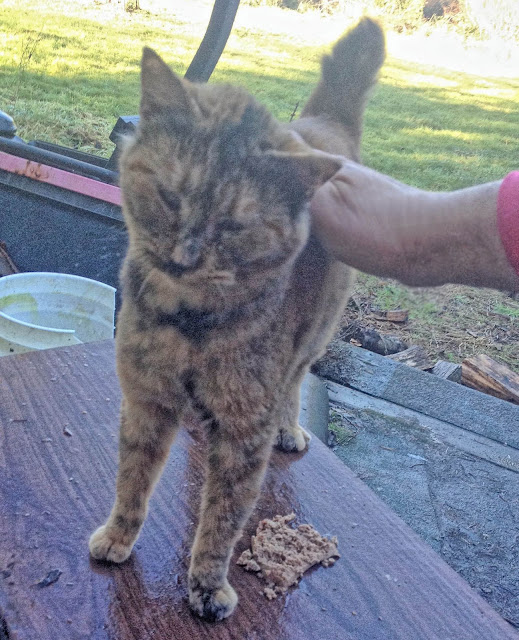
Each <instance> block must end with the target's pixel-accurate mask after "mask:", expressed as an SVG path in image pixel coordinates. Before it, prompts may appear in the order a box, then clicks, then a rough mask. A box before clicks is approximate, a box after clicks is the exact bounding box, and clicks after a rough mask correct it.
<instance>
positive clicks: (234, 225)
mask: <svg viewBox="0 0 519 640" xmlns="http://www.w3.org/2000/svg"><path fill="white" fill-rule="evenodd" d="M216 228H217V230H218V231H219V232H220V233H226V232H227V233H238V232H239V231H243V229H245V225H244V224H242V223H241V222H237V221H236V220H222V221H221V222H219V223H218V224H217V227H216Z"/></svg>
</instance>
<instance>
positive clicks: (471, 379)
mask: <svg viewBox="0 0 519 640" xmlns="http://www.w3.org/2000/svg"><path fill="white" fill-rule="evenodd" d="M461 368H462V371H461V382H462V383H463V384H464V385H466V386H467V387H471V388H472V389H477V390H478V391H482V392H483V393H488V394H490V395H491V396H495V397H496V398H501V399H502V400H509V401H510V402H515V403H516V404H519V375H517V373H515V372H514V371H512V370H511V369H510V367H507V366H506V365H504V364H501V363H500V362H496V361H495V360H493V359H492V358H490V357H489V356H487V355H485V354H483V353H481V354H479V355H477V356H473V357H471V358H466V359H465V360H463V362H462V363H461Z"/></svg>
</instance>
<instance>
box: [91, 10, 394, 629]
mask: <svg viewBox="0 0 519 640" xmlns="http://www.w3.org/2000/svg"><path fill="white" fill-rule="evenodd" d="M384 50H385V45H384V37H383V34H382V31H381V29H380V27H379V26H378V24H377V23H376V22H374V21H372V20H370V19H367V18H366V19H363V20H362V21H361V22H360V23H359V24H358V26H357V27H356V28H354V29H353V30H352V31H350V33H349V34H347V35H346V36H345V37H344V38H342V39H341V40H339V42H338V43H337V44H336V45H335V47H334V49H333V51H332V54H331V56H326V57H325V58H324V60H323V64H322V74H321V80H320V82H319V84H318V86H317V88H316V89H315V91H314V93H313V94H312V95H311V97H310V99H309V101H308V103H307V105H306V107H305V108H304V110H303V112H302V117H301V118H300V119H299V120H297V121H295V122H292V123H290V124H281V123H279V122H278V121H277V120H275V119H274V118H273V117H272V116H271V115H270V114H269V113H268V111H267V110H266V109H265V108H264V107H263V106H261V105H260V104H259V103H258V102H256V101H255V100H254V98H252V97H251V96H250V95H249V94H248V93H247V92H246V91H244V90H243V89H240V88H237V87H234V86H229V85H197V84H191V83H189V82H187V81H185V80H182V79H180V78H179V77H177V76H176V75H175V74H174V73H173V72H172V71H171V70H170V69H169V67H168V66H167V65H166V64H165V63H164V62H163V61H162V60H161V58H160V57H159V56H158V55H157V54H156V53H154V52H153V51H152V50H151V49H147V48H146V49H145V50H144V53H143V58H142V75H141V78H142V96H141V106H140V124H139V127H138V131H137V133H136V135H135V137H134V138H133V140H131V141H129V142H128V144H127V148H126V150H125V151H124V154H123V156H122V160H121V188H122V194H123V212H124V217H125V220H126V224H127V227H128V233H129V248H128V253H127V256H126V258H125V261H124V265H123V268H122V273H121V281H122V285H123V302H122V307H121V311H120V313H119V316H118V323H117V336H116V353H117V371H118V376H119V379H120V383H121V387H122V392H123V400H122V406H121V427H120V438H119V469H118V476H117V486H116V501H115V504H114V506H113V509H112V511H111V514H110V516H109V518H108V521H107V522H106V524H104V525H103V526H101V527H100V528H99V529H97V530H96V531H95V532H94V533H93V534H92V536H91V538H90V553H91V555H92V556H93V557H94V558H97V559H103V560H109V561H112V562H123V561H124V560H126V559H127V558H128V556H129V555H130V553H131V550H132V547H133V545H134V543H135V540H136V539H137V536H138V534H139V531H140V529H141V527H142V525H143V522H144V519H145V517H146V513H147V509H148V500H149V498H150V495H151V493H152V490H153V487H154V485H155V483H156V482H157V480H158V478H159V476H160V473H161V470H162V467H163V465H164V463H165V461H166V458H167V456H168V453H169V448H170V445H171V444H172V441H173V439H174V437H175V434H176V432H177V430H178V428H179V425H180V422H181V419H182V415H183V413H184V411H185V410H186V408H187V407H191V408H194V409H195V410H196V411H197V412H198V414H199V416H200V418H201V419H202V421H203V424H204V425H205V428H206V430H207V439H208V454H207V474H206V475H207V477H206V481H205V486H204V492H203V497H202V505H201V512H200V521H199V524H198V528H197V531H196V536H195V540H194V544H193V549H192V557H191V565H190V569H189V576H188V583H189V602H190V606H191V608H192V610H193V611H194V612H195V613H196V614H198V615H199V616H200V617H202V618H204V619H206V620H211V621H216V620H221V619H223V618H225V617H227V616H229V615H230V614H231V613H232V611H233V609H234V608H235V606H236V603H237V595H236V593H235V591H234V589H233V588H232V587H231V585H230V584H229V583H228V580H227V570H228V566H229V562H230V558H231V554H232V551H233V548H234V545H235V543H236V541H237V540H238V538H239V537H240V534H241V531H242V528H243V526H244V524H245V522H246V521H247V519H248V517H249V515H250V513H251V511H252V509H253V507H254V504H255V501H256V498H257V496H258V493H259V490H260V485H261V482H262V478H263V475H264V472H265V469H266V466H267V463H268V460H269V457H270V452H271V448H272V446H273V444H277V445H278V446H279V447H280V448H281V449H283V450H285V451H302V450H304V449H305V447H306V445H307V441H308V439H309V437H308V435H307V434H306V433H305V432H304V431H303V429H302V428H301V427H300V426H299V425H298V413H299V388H300V385H301V382H302V380H303V377H304V375H305V373H306V372H307V371H308V368H309V366H310V365H311V364H312V363H313V362H314V361H315V360H316V359H317V358H318V357H319V356H320V355H321V354H322V353H323V351H324V349H325V347H326V344H327V342H328V341H329V339H330V337H331V335H332V332H333V330H334V328H335V325H336V323H337V321H338V320H339V318H340V315H341V312H342V310H343V306H344V304H345V301H346V298H347V295H348V291H349V289H350V287H351V284H352V282H353V271H352V270H351V269H349V268H348V267H346V266H345V265H344V264H342V263H339V262H337V261H336V260H334V259H333V258H332V257H331V256H330V255H328V254H327V253H326V252H325V251H324V250H323V248H322V247H321V245H320V244H319V242H318V241H317V240H316V238H315V237H314V236H313V235H312V234H311V233H310V219H309V202H310V200H311V198H312V195H313V194H314V192H315V191H316V189H318V188H319V186H320V185H322V184H323V183H324V182H325V181H327V180H328V179H330V178H331V177H332V176H333V175H334V174H335V173H336V172H337V170H338V169H339V168H340V166H341V160H340V158H337V157H336V156H333V155H327V154H324V153H320V152H319V151H316V150H321V151H328V152H331V153H332V154H341V155H345V156H348V157H350V158H352V159H356V160H358V154H359V141H360V136H361V130H362V116H363V110H364V105H365V101H366V97H367V93H368V91H369V89H370V87H371V86H372V85H373V83H374V81H375V78H376V75H377V72H378V70H379V68H380V66H381V65H382V62H383V59H384V56H385V51H384Z"/></svg>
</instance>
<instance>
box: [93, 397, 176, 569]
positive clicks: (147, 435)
mask: <svg viewBox="0 0 519 640" xmlns="http://www.w3.org/2000/svg"><path fill="white" fill-rule="evenodd" d="M179 419H180V414H179V411H178V410H176V411H173V410H171V409H166V408H164V407H161V406H159V405H157V404H155V403H153V404H152V403H150V404H147V403H143V402H135V401H132V400H131V399H128V398H126V399H124V400H123V402H122V406H121V429H120V435H119V469H118V473H117V485H116V499H115V504H114V506H113V508H112V511H111V513H110V516H109V518H108V520H107V522H106V523H105V524H104V525H102V526H101V527H99V529H97V530H96V531H94V533H93V534H92V536H91V537H90V542H89V548H90V554H91V555H92V557H94V558H96V559H98V560H109V561H111V562H123V561H124V560H126V559H127V558H128V556H129V555H130V553H131V551H132V548H133V545H134V544H135V541H136V540H137V537H138V535H139V532H140V530H141V527H142V524H143V522H144V520H145V518H146V514H147V510H148V501H149V498H150V496H151V493H152V491H153V488H154V486H155V483H156V482H157V480H158V478H159V477H160V473H161V471H162V468H163V466H164V463H165V462H166V459H167V457H168V453H169V449H170V446H171V443H172V441H173V438H174V436H175V434H176V433H177V431H178V426H179Z"/></svg>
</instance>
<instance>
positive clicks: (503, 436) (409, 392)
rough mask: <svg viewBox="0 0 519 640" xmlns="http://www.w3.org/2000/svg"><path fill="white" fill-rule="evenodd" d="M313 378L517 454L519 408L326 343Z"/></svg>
mask: <svg viewBox="0 0 519 640" xmlns="http://www.w3.org/2000/svg"><path fill="white" fill-rule="evenodd" d="M313 372H314V373H316V374H317V375H318V376H320V377H322V378H327V379H329V380H332V381H333V382H338V383H339V384H344V385H347V386H350V387H352V388H353V389H357V390H358V391H362V392H363V393H367V394H369V395H372V396H375V397H377V398H382V399H384V400H389V401H390V402H393V403H395V404H398V405H400V406H403V407H408V408H409V409H413V410H415V411H419V412H420V413H423V414H425V415H428V416H431V417H433V418H437V419H438V420H443V421H444V422H449V423H451V424H453V425H455V426H457V427H461V428H463V429H468V430H469V431H473V432H474V433H479V434H481V435H483V436H485V437H487V438H490V439H493V440H497V441H499V442H503V443H507V444H509V445H511V446H514V447H516V448H518V449H519V407H517V406H515V405H512V404H510V403H509V402H503V401H502V400H498V399H497V398H493V397H491V396H488V395H485V394H483V393H480V392H478V391H475V390H474V389H468V388H466V387H463V386H461V385H458V384H455V383H452V382H450V381H449V380H442V379H441V378H438V377H436V376H432V375H430V374H429V373H424V372H422V371H417V370H416V369H412V368H411V367H406V366H404V365H401V364H399V363H397V362H392V361H391V360H389V359H388V358H385V357H382V356H379V355H377V354H376V353H370V352H368V351H365V350H364V349H359V348H357V347H354V346H352V345H349V344H346V343H345V342H341V341H340V340H337V341H334V342H332V343H331V344H330V345H329V347H328V350H327V353H326V355H325V357H323V358H322V359H321V360H319V362H318V363H317V364H316V365H315V366H314V368H313Z"/></svg>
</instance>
